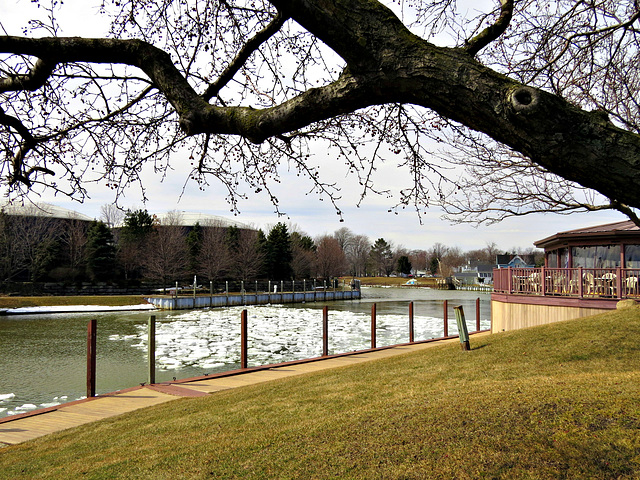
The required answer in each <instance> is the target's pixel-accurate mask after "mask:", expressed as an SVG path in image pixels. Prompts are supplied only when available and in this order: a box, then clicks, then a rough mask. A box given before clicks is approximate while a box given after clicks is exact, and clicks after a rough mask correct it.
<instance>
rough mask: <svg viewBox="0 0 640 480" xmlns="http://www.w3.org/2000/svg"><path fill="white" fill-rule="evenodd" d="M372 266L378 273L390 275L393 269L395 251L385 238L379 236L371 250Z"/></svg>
mask: <svg viewBox="0 0 640 480" xmlns="http://www.w3.org/2000/svg"><path fill="white" fill-rule="evenodd" d="M369 258H370V260H371V264H372V267H373V269H374V271H375V272H376V274H377V275H386V276H389V275H390V274H391V272H392V271H393V253H392V252H391V245H389V243H387V241H386V240H385V239H384V238H379V239H377V240H376V242H375V243H374V244H373V246H372V247H371V252H369Z"/></svg>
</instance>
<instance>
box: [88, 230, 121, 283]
mask: <svg viewBox="0 0 640 480" xmlns="http://www.w3.org/2000/svg"><path fill="white" fill-rule="evenodd" d="M115 258H116V249H115V246H114V244H113V235H112V234H111V230H109V227H107V225H106V224H105V223H104V222H98V221H95V220H94V221H93V222H91V225H90V226H89V230H88V231H87V273H88V275H89V278H91V280H93V281H99V282H104V281H108V280H112V279H113V278H114V277H115V268H114V266H115Z"/></svg>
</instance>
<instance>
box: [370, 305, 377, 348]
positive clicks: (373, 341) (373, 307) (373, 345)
mask: <svg viewBox="0 0 640 480" xmlns="http://www.w3.org/2000/svg"><path fill="white" fill-rule="evenodd" d="M371 348H376V304H375V303H374V304H373V305H371Z"/></svg>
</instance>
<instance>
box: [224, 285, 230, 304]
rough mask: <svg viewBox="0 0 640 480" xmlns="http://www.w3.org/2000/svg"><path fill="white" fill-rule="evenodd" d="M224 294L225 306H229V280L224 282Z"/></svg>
mask: <svg viewBox="0 0 640 480" xmlns="http://www.w3.org/2000/svg"><path fill="white" fill-rule="evenodd" d="M224 294H225V296H226V300H225V302H224V303H225V305H226V306H227V307H228V306H229V280H225V282H224Z"/></svg>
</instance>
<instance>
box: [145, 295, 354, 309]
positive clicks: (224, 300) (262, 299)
mask: <svg viewBox="0 0 640 480" xmlns="http://www.w3.org/2000/svg"><path fill="white" fill-rule="evenodd" d="M360 295H361V292H360V290H345V291H342V290H339V291H338V290H337V291H324V290H322V291H315V292H295V293H292V292H284V293H257V294H256V293H245V294H244V295H242V294H237V293H236V294H229V295H213V296H208V295H207V296H196V297H195V298H194V297H178V298H176V297H165V296H162V297H149V298H147V299H146V300H147V301H148V302H149V303H151V304H153V305H154V306H155V307H156V308H159V309H162V310H191V309H194V308H209V307H236V306H243V305H267V304H273V303H275V304H283V303H305V302H330V301H334V300H358V299H360Z"/></svg>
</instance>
